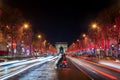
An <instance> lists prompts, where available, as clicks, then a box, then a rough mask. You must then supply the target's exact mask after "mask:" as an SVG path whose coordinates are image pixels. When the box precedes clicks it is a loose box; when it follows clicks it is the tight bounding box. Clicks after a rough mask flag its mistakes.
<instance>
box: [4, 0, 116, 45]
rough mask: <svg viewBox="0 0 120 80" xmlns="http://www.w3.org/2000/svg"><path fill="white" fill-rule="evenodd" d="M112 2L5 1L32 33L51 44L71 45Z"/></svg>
mask: <svg viewBox="0 0 120 80" xmlns="http://www.w3.org/2000/svg"><path fill="white" fill-rule="evenodd" d="M114 1H116V0H6V4H8V5H10V6H12V7H14V8H18V9H20V10H21V11H22V13H23V15H24V17H25V18H26V19H27V20H29V21H30V22H31V24H32V27H33V28H34V31H35V32H37V31H39V32H42V33H44V34H45V35H46V39H47V40H48V41H50V42H51V43H54V42H58V41H65V42H68V43H72V42H73V41H75V40H76V39H77V38H78V37H79V36H80V34H81V33H84V32H86V31H87V27H88V25H89V24H90V22H91V21H93V20H94V19H95V18H96V16H97V14H98V13H99V12H100V11H101V10H102V9H104V8H105V7H107V6H109V5H111V4H113V3H114Z"/></svg>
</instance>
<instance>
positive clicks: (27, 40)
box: [23, 23, 32, 56]
mask: <svg viewBox="0 0 120 80" xmlns="http://www.w3.org/2000/svg"><path fill="white" fill-rule="evenodd" d="M23 32H24V41H25V43H26V45H28V46H29V52H27V51H26V52H27V53H29V55H30V56H32V51H31V40H32V34H31V29H30V26H29V24H28V23H25V24H24V25H23Z"/></svg>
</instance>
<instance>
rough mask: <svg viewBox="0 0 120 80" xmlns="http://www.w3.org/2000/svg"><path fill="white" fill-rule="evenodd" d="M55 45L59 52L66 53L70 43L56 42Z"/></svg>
mask: <svg viewBox="0 0 120 80" xmlns="http://www.w3.org/2000/svg"><path fill="white" fill-rule="evenodd" d="M55 47H56V49H57V53H65V52H66V50H67V48H68V44H67V42H56V44H55Z"/></svg>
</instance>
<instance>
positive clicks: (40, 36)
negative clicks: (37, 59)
mask: <svg viewBox="0 0 120 80" xmlns="http://www.w3.org/2000/svg"><path fill="white" fill-rule="evenodd" d="M37 37H38V39H39V42H40V44H39V45H40V52H41V53H42V49H41V38H42V35H41V34H39V35H38V36H37Z"/></svg>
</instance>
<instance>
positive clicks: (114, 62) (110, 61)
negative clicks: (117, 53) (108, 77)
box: [79, 57, 120, 69]
mask: <svg viewBox="0 0 120 80" xmlns="http://www.w3.org/2000/svg"><path fill="white" fill-rule="evenodd" d="M79 58H81V59H84V60H87V61H91V62H95V63H99V64H103V65H106V66H110V67H114V68H117V69H120V60H118V59H114V58H109V57H106V58H101V59H99V58H95V57H94V58H89V57H79Z"/></svg>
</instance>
